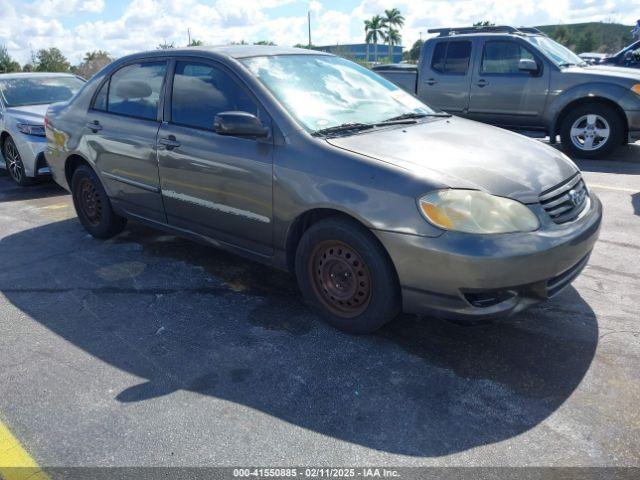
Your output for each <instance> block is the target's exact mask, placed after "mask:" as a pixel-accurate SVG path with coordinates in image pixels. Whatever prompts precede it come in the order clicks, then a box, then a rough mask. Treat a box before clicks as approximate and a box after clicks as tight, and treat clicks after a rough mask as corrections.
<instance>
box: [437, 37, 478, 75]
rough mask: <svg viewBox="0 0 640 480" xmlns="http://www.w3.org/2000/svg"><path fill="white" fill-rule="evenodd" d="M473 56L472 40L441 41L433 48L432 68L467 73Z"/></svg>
mask: <svg viewBox="0 0 640 480" xmlns="http://www.w3.org/2000/svg"><path fill="white" fill-rule="evenodd" d="M470 58H471V42H460V41H456V42H440V43H438V44H436V46H435V48H434V50H433V59H432V61H431V68H433V69H434V70H435V71H437V72H440V73H448V74H455V75H466V74H467V71H468V70H469V60H470Z"/></svg>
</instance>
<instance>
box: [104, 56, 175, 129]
mask: <svg viewBox="0 0 640 480" xmlns="http://www.w3.org/2000/svg"><path fill="white" fill-rule="evenodd" d="M166 69H167V63H166V62H165V61H162V62H145V63H136V64H133V65H127V66H126V67H123V68H121V69H120V70H118V71H117V72H115V73H114V74H113V75H112V76H111V79H110V81H109V82H108V83H106V84H105V85H109V87H108V88H109V93H108V95H107V98H106V99H104V97H103V95H102V92H100V93H99V94H98V96H97V97H96V101H95V103H94V109H102V108H101V107H102V106H103V105H104V103H106V111H107V112H109V113H115V114H118V115H124V116H127V117H136V118H142V119H146V120H156V119H157V115H158V104H159V102H160V95H161V92H162V84H163V81H164V75H165V71H166ZM103 89H104V87H103ZM105 100H106V102H105Z"/></svg>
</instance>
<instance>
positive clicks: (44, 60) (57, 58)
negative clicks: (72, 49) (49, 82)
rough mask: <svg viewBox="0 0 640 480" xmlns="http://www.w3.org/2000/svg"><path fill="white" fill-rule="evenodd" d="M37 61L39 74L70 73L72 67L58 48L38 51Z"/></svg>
mask: <svg viewBox="0 0 640 480" xmlns="http://www.w3.org/2000/svg"><path fill="white" fill-rule="evenodd" d="M36 59H37V65H36V71H38V72H68V71H69V67H71V65H70V64H69V61H68V60H67V58H66V57H65V56H64V55H63V54H62V52H61V51H60V50H59V49H58V48H56V47H51V48H48V49H42V50H38V53H37V54H36Z"/></svg>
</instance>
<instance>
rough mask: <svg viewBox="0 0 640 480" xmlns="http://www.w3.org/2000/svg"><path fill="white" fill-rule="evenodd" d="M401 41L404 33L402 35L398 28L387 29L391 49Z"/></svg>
mask: <svg viewBox="0 0 640 480" xmlns="http://www.w3.org/2000/svg"><path fill="white" fill-rule="evenodd" d="M401 41H402V35H400V32H399V31H398V30H396V29H395V28H390V29H389V30H387V42H389V47H390V49H391V48H392V47H393V46H394V45H399V44H400V42H401Z"/></svg>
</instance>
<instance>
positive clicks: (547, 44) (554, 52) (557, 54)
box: [527, 36, 587, 67]
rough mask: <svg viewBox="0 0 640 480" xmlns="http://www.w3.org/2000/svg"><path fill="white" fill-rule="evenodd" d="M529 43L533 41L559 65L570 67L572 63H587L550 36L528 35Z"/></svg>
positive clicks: (581, 64) (582, 64)
mask: <svg viewBox="0 0 640 480" xmlns="http://www.w3.org/2000/svg"><path fill="white" fill-rule="evenodd" d="M527 40H528V41H529V43H532V44H533V45H535V46H536V47H538V49H539V50H541V51H542V53H544V54H545V55H546V56H547V58H549V60H551V61H552V62H553V63H555V64H556V65H557V66H558V67H568V66H571V65H580V66H584V65H586V64H587V63H586V62H585V61H584V60H582V59H581V58H580V57H579V56H578V55H576V54H575V53H573V52H572V51H571V50H569V49H568V48H567V47H564V46H562V45H560V44H559V43H558V42H556V41H554V40H551V39H550V38H548V37H538V36H534V37H527Z"/></svg>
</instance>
